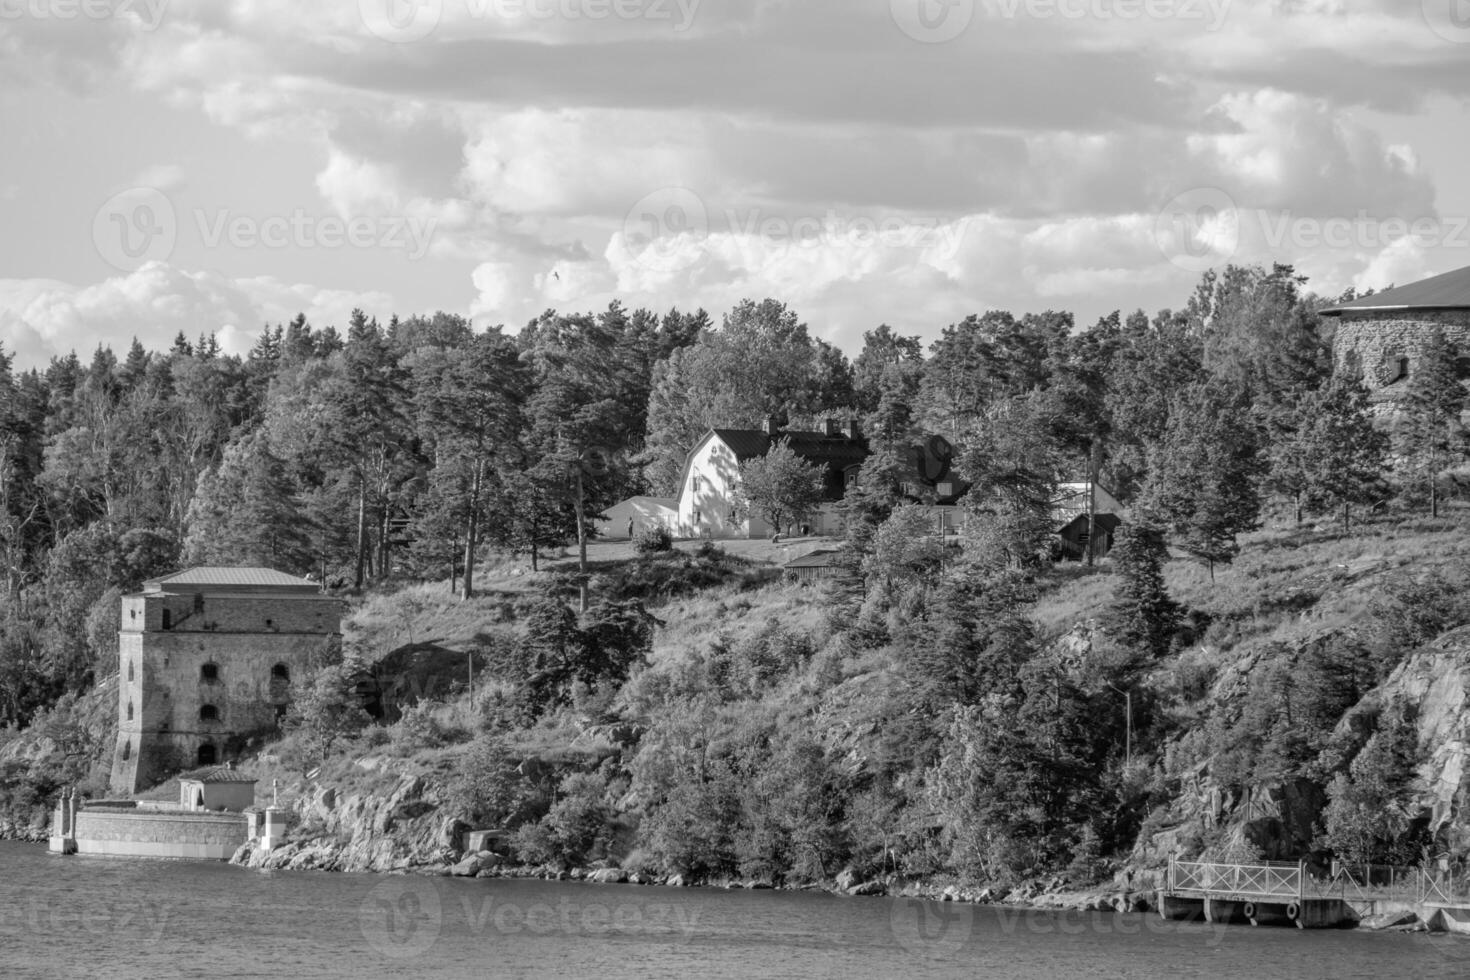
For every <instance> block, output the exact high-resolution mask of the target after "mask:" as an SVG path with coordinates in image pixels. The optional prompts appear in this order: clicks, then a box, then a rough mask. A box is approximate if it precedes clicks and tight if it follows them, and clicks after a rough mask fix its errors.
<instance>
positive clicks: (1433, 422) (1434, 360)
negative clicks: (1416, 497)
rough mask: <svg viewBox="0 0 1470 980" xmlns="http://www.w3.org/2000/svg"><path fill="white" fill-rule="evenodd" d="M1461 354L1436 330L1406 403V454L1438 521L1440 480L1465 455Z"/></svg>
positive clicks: (1429, 338)
mask: <svg viewBox="0 0 1470 980" xmlns="http://www.w3.org/2000/svg"><path fill="white" fill-rule="evenodd" d="M1457 354H1458V352H1457V351H1456V350H1455V348H1454V346H1453V345H1452V344H1451V343H1450V342H1449V340H1447V339H1446V338H1445V335H1444V331H1443V330H1441V329H1440V328H1438V327H1435V328H1434V329H1433V330H1431V331H1430V332H1429V335H1428V336H1427V337H1425V339H1424V345H1423V347H1422V348H1420V353H1419V360H1418V362H1417V363H1416V364H1414V366H1413V373H1412V375H1411V376H1410V378H1409V389H1408V395H1407V398H1406V399H1405V402H1404V409H1405V412H1406V418H1405V420H1404V424H1403V438H1404V444H1405V450H1406V452H1407V454H1408V456H1409V457H1410V459H1411V460H1413V463H1414V468H1415V470H1417V471H1418V474H1419V479H1420V480H1422V481H1423V483H1424V487H1425V489H1426V490H1427V491H1428V492H1429V513H1430V516H1432V517H1438V516H1439V475H1440V473H1441V472H1442V471H1443V469H1444V467H1445V466H1446V465H1447V462H1448V459H1449V457H1450V456H1451V454H1453V453H1458V452H1460V451H1462V450H1463V447H1464V443H1465V430H1464V426H1463V425H1462V424H1461V422H1460V415H1461V413H1462V412H1463V411H1464V410H1465V386H1464V385H1462V384H1461V383H1460V381H1459V378H1458V377H1456V371H1455V360H1456V356H1457Z"/></svg>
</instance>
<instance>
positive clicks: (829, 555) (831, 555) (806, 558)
mask: <svg viewBox="0 0 1470 980" xmlns="http://www.w3.org/2000/svg"><path fill="white" fill-rule="evenodd" d="M839 554H841V552H839V551H837V550H836V549H833V548H822V549H819V550H817V551H813V552H810V553H808V554H805V555H802V556H801V557H800V558H793V559H792V560H791V561H788V562H787V563H786V567H787V568H831V567H832V566H833V565H835V564H837V556H838V555H839Z"/></svg>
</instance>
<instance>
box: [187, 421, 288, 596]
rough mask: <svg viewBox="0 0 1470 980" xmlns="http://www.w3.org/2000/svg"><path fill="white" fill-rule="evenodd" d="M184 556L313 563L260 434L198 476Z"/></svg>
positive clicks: (281, 475) (279, 467) (278, 468)
mask: <svg viewBox="0 0 1470 980" xmlns="http://www.w3.org/2000/svg"><path fill="white" fill-rule="evenodd" d="M188 526H189V532H188V537H187V538H186V539H185V542H184V550H185V554H186V556H187V560H188V561H190V562H192V563H194V564H200V565H254V566H259V567H263V568H279V569H287V570H290V571H293V572H303V571H306V570H307V569H310V568H311V566H312V540H311V530H310V527H309V526H308V524H307V522H306V521H305V519H304V518H303V516H302V514H301V511H300V509H299V508H298V506H297V504H296V501H295V499H294V497H293V494H292V490H291V486H290V483H289V482H288V481H287V479H286V476H285V471H284V466H283V464H282V463H281V461H280V460H279V459H277V458H276V457H275V455H273V454H272V453H271V451H270V447H269V446H268V445H266V440H265V438H264V436H262V435H259V434H257V435H252V436H247V437H245V438H244V439H242V440H240V441H239V442H235V443H232V444H231V445H230V446H229V447H228V448H227V449H226V450H225V455H224V459H222V460H221V461H220V464H219V466H218V467H217V468H216V469H214V470H211V471H209V472H206V473H205V474H204V476H203V477H201V478H200V480H199V486H198V488H197V489H196V490H195V492H194V499H193V501H192V502H191V503H190V505H189V514H188Z"/></svg>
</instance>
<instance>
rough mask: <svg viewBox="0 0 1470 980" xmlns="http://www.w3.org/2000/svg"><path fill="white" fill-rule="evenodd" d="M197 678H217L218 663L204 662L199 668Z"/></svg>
mask: <svg viewBox="0 0 1470 980" xmlns="http://www.w3.org/2000/svg"><path fill="white" fill-rule="evenodd" d="M199 679H200V680H201V681H217V680H219V664H205V665H203V666H202V667H200V668H199Z"/></svg>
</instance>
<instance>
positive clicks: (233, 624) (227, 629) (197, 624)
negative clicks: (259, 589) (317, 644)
mask: <svg viewBox="0 0 1470 980" xmlns="http://www.w3.org/2000/svg"><path fill="white" fill-rule="evenodd" d="M164 612H167V613H168V614H169V615H168V630H169V631H171V632H195V633H197V632H204V633H318V634H323V635H325V634H328V633H335V632H337V630H338V628H339V624H340V623H341V619H342V603H341V601H340V600H338V599H334V598H332V597H331V596H324V595H285V596H279V595H264V594H261V595H250V594H240V595H209V594H206V593H198V594H185V595H174V594H171V593H161V594H158V595H151V594H141V595H130V596H124V597H123V606H122V628H123V631H124V632H148V633H153V632H161V631H163V630H164V625H163V624H164V616H163V614H164Z"/></svg>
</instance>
